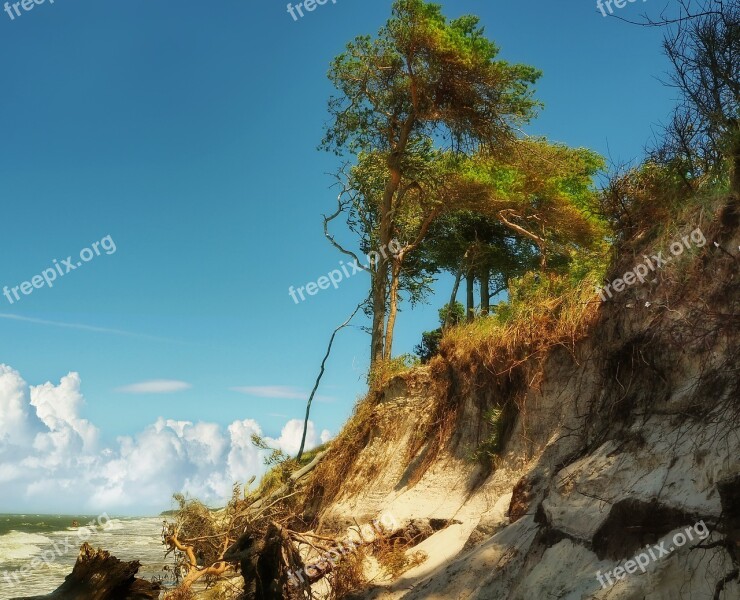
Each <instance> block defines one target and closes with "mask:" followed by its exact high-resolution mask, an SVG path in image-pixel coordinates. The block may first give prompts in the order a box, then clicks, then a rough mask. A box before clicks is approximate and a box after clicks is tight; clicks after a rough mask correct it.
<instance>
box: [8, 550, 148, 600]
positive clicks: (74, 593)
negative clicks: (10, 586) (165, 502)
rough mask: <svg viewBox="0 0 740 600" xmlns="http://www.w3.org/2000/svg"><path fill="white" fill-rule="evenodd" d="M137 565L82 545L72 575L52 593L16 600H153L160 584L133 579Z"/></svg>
mask: <svg viewBox="0 0 740 600" xmlns="http://www.w3.org/2000/svg"><path fill="white" fill-rule="evenodd" d="M140 566H141V565H140V563H139V562H138V561H133V562H121V561H120V560H118V559H117V558H116V557H115V556H111V555H110V553H108V552H106V551H105V550H100V549H99V550H95V549H94V548H93V547H92V546H90V545H89V544H87V543H85V544H83V545H82V547H81V548H80V555H79V556H78V557H77V562H76V563H75V566H74V569H73V570H72V573H71V574H69V575H67V578H66V579H65V580H64V583H63V584H62V585H61V586H60V587H59V588H57V590H56V591H54V592H52V593H51V594H48V595H45V596H26V597H24V598H18V599H16V600H42V599H46V600H81V599H82V598H84V599H85V600H157V598H159V592H160V589H161V587H160V585H159V584H158V583H151V582H149V581H145V580H143V579H136V577H135V576H136V573H138V571H139V567H140Z"/></svg>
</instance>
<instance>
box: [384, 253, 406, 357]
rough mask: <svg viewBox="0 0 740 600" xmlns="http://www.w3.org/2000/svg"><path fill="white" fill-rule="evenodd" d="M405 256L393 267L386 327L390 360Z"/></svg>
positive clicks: (397, 258) (386, 344) (387, 351)
mask: <svg viewBox="0 0 740 600" xmlns="http://www.w3.org/2000/svg"><path fill="white" fill-rule="evenodd" d="M402 263H403V254H399V255H398V256H397V257H396V259H395V260H394V261H393V264H392V266H391V289H390V301H389V304H388V323H387V325H386V326H385V349H384V352H385V358H386V359H387V360H390V359H391V358H392V357H393V355H392V354H391V353H392V351H393V330H394V329H395V327H396V316H397V315H398V286H399V283H400V279H401V266H402Z"/></svg>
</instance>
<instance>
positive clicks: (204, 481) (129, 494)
mask: <svg viewBox="0 0 740 600" xmlns="http://www.w3.org/2000/svg"><path fill="white" fill-rule="evenodd" d="M80 385H81V379H80V376H79V374H78V373H69V374H68V375H66V376H65V377H62V379H61V381H60V382H59V384H58V385H54V384H52V383H50V382H47V383H44V384H42V385H37V386H29V385H28V384H27V383H26V382H25V381H24V380H23V378H22V377H21V375H20V373H18V371H16V370H14V369H12V368H11V367H9V366H7V365H4V364H0V490H2V492H3V493H2V494H0V512H13V511H16V512H17V511H18V510H19V509H20V508H22V510H23V511H24V512H31V511H38V512H54V513H62V514H63V513H67V514H70V513H72V514H74V513H80V512H87V513H98V512H103V511H104V512H108V513H109V514H157V513H159V512H160V511H162V510H165V509H167V508H170V507H171V506H172V502H171V497H172V494H173V492H185V493H188V494H190V495H192V496H197V497H198V498H200V499H201V500H203V501H204V502H206V503H209V504H212V505H219V504H221V503H223V501H224V500H225V499H226V498H228V497H230V495H231V488H232V484H233V483H234V482H236V481H239V482H242V483H244V482H245V481H247V480H248V479H249V478H250V477H251V476H252V475H257V476H258V477H259V475H261V474H262V473H263V472H264V471H265V467H264V464H263V458H264V455H265V451H263V450H259V449H258V448H256V447H255V446H254V445H253V444H252V442H251V436H252V435H253V434H257V435H260V436H263V437H264V434H263V432H262V429H261V427H260V425H259V423H257V422H256V421H254V420H253V419H245V420H241V421H234V422H233V423H231V424H230V425H229V426H228V427H227V428H226V430H223V429H222V428H221V427H220V426H219V425H217V424H215V423H204V422H198V423H192V422H190V421H174V420H171V419H165V418H162V417H160V418H159V419H157V421H156V422H155V423H153V424H151V425H149V426H148V427H146V428H145V429H144V430H143V431H141V432H139V433H137V434H135V435H132V436H122V437H119V438H118V439H117V440H116V444H115V445H114V446H113V447H104V446H102V445H101V443H100V431H99V430H98V428H97V427H95V425H94V424H92V423H90V422H89V421H87V420H86V419H83V418H81V417H80V410H81V407H82V406H83V404H84V398H83V396H82V393H81V392H80ZM301 434H302V421H300V420H298V419H292V420H290V421H288V422H287V423H286V424H285V426H284V427H283V429H282V431H281V434H280V436H279V437H278V438H276V439H272V438H269V437H265V440H266V441H267V443H268V444H269V445H270V446H272V447H276V448H280V449H281V450H283V451H284V452H287V453H289V454H295V453H296V452H297V451H298V447H299V446H300V440H301ZM329 438H330V434H329V432H328V431H326V430H324V431H322V432H321V433H317V431H316V428H315V426H314V424H313V423H312V422H309V427H308V432H307V437H306V446H307V448H313V447H315V446H316V445H317V444H318V443H320V442H325V441H328V439H329Z"/></svg>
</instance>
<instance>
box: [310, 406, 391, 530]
mask: <svg viewBox="0 0 740 600" xmlns="http://www.w3.org/2000/svg"><path fill="white" fill-rule="evenodd" d="M376 404H377V394H375V393H373V392H370V393H369V394H368V395H367V396H366V397H365V398H363V399H362V400H360V402H358V403H357V405H356V406H355V410H354V413H353V414H352V417H350V419H349V421H348V422H347V424H346V425H345V426H344V428H343V429H342V432H341V433H340V434H339V436H338V437H337V438H336V439H335V440H334V441H333V442H332V446H331V450H330V451H329V452H328V453H327V455H326V456H325V457H324V459H323V460H322V461H321V462H320V463H319V465H318V466H317V467H316V469H315V471H314V473H313V474H312V475H311V477H310V481H309V483H308V486H307V488H306V492H305V499H306V506H309V505H314V506H316V505H317V504H321V505H323V506H326V505H327V504H329V503H330V502H331V501H332V500H334V499H335V498H337V496H338V495H339V492H340V491H342V492H344V493H351V492H352V490H350V489H348V488H347V486H346V479H347V477H348V475H349V474H350V471H351V469H352V465H353V464H354V462H355V460H356V459H357V457H358V455H359V454H360V452H361V451H362V449H363V448H365V446H366V445H367V443H368V442H369V441H370V433H371V431H372V428H373V418H372V415H373V411H374V409H375V406H376ZM313 516H316V515H313Z"/></svg>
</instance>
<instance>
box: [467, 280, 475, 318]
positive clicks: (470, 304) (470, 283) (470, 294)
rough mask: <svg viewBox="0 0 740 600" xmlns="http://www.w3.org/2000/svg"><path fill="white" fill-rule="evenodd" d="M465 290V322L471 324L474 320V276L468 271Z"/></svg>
mask: <svg viewBox="0 0 740 600" xmlns="http://www.w3.org/2000/svg"><path fill="white" fill-rule="evenodd" d="M465 281H466V289H467V313H466V314H467V321H468V323H472V322H473V321H474V320H475V274H474V273H473V271H468V273H467V275H466V276H465Z"/></svg>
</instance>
